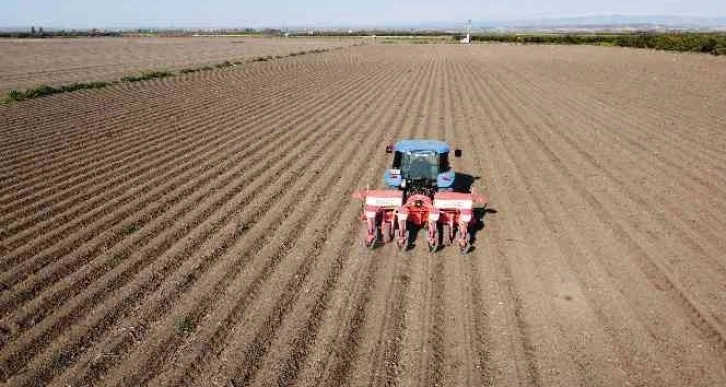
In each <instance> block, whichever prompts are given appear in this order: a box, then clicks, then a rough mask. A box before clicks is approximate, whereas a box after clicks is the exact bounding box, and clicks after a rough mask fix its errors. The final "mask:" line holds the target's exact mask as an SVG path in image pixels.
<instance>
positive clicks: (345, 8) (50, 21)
mask: <svg viewBox="0 0 726 387" xmlns="http://www.w3.org/2000/svg"><path fill="white" fill-rule="evenodd" d="M610 14H621V15H683V16H725V15H726V0H607V1H603V0H599V1H591V0H550V1H538V0H517V1H474V0H453V1H442V0H439V1H431V0H398V1H385V0H366V1H345V0H318V1H299V0H298V1H294V0H268V1H265V0H255V1H240V0H236V1H235V0H122V1H108V0H105V1H104V0H0V26H3V27H12V26H28V25H41V26H47V27H77V28H88V27H126V26H163V27H170V26H175V27H192V26H199V27H204V26H251V27H261V26H306V25H308V26H324V25H336V26H345V25H348V24H350V25H385V24H401V23H421V22H459V21H463V20H466V19H472V20H474V21H475V22H486V21H500V20H522V19H539V18H551V17H563V16H582V15H610Z"/></svg>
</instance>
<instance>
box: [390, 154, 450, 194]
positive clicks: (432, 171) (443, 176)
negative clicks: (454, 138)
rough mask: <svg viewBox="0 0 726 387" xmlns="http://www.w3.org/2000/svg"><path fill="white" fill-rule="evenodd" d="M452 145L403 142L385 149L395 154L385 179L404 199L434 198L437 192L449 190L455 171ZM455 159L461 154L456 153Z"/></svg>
mask: <svg viewBox="0 0 726 387" xmlns="http://www.w3.org/2000/svg"><path fill="white" fill-rule="evenodd" d="M450 150H451V148H450V147H449V144H447V143H445V142H443V141H437V140H401V141H399V142H397V143H396V144H395V145H393V146H390V145H389V146H388V147H386V152H388V153H393V165H392V166H391V168H390V169H388V170H386V172H385V173H384V175H383V178H384V180H385V182H386V184H387V185H388V186H389V187H391V188H398V189H401V190H403V191H404V193H405V196H410V195H411V194H417V193H418V194H423V195H426V196H430V197H433V195H434V193H436V192H437V191H446V190H450V189H451V187H452V186H453V184H454V176H455V173H454V170H453V169H452V168H451V165H450V164H449V153H450ZM454 156H455V157H460V156H461V151H460V150H458V149H457V150H456V151H454Z"/></svg>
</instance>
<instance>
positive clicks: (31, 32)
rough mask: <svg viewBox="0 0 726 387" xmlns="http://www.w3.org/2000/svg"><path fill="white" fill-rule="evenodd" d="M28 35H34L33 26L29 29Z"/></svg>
mask: <svg viewBox="0 0 726 387" xmlns="http://www.w3.org/2000/svg"><path fill="white" fill-rule="evenodd" d="M30 34H31V35H35V26H31V27H30Z"/></svg>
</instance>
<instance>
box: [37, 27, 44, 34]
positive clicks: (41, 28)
mask: <svg viewBox="0 0 726 387" xmlns="http://www.w3.org/2000/svg"><path fill="white" fill-rule="evenodd" d="M38 33H39V34H41V35H43V27H38Z"/></svg>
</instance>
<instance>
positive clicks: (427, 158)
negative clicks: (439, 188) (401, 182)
mask: <svg viewBox="0 0 726 387" xmlns="http://www.w3.org/2000/svg"><path fill="white" fill-rule="evenodd" d="M401 173H402V174H403V176H405V177H406V178H407V179H427V180H436V177H437V176H438V174H439V155H438V154H437V153H436V152H430V151H420V152H407V153H403V154H402V156H401Z"/></svg>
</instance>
